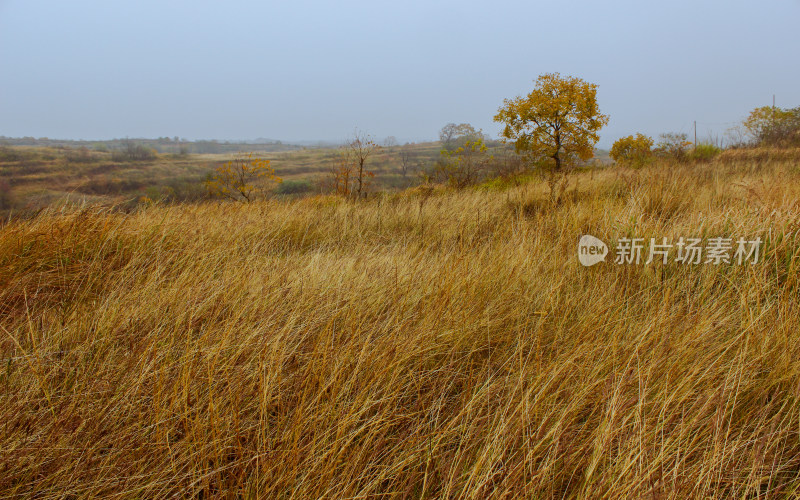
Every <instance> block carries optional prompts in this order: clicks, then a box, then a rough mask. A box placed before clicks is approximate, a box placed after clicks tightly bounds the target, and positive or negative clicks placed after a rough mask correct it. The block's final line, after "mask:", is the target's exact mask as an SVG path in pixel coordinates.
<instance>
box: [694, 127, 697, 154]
mask: <svg viewBox="0 0 800 500" xmlns="http://www.w3.org/2000/svg"><path fill="white" fill-rule="evenodd" d="M694 150H695V151H697V120H695V121H694Z"/></svg>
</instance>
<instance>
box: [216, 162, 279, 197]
mask: <svg viewBox="0 0 800 500" xmlns="http://www.w3.org/2000/svg"><path fill="white" fill-rule="evenodd" d="M269 163H270V162H269V160H264V159H261V158H257V157H256V158H254V157H253V153H249V154H247V155H237V156H236V157H235V158H233V159H232V160H230V161H228V162H227V163H225V165H223V166H221V167H219V168H217V169H216V171H215V172H214V174H213V175H212V176H211V177H210V178H209V179H208V180H207V181H206V189H208V193H209V194H210V195H211V196H216V197H219V198H228V199H230V200H234V201H244V202H248V203H249V202H251V201H253V200H254V199H256V198H257V197H258V196H259V195H264V194H265V193H266V188H267V186H268V185H270V184H272V183H273V182H276V183H280V182H282V180H281V178H280V177H277V176H276V175H275V170H273V168H272V167H271V166H270V164H269Z"/></svg>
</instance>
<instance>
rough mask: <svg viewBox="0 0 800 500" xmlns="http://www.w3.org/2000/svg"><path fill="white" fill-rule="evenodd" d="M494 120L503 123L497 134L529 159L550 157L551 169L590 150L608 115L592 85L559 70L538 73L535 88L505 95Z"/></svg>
mask: <svg viewBox="0 0 800 500" xmlns="http://www.w3.org/2000/svg"><path fill="white" fill-rule="evenodd" d="M494 120H495V121H496V122H502V123H505V127H504V129H503V131H502V134H501V135H502V136H503V137H504V138H505V139H507V140H511V141H513V142H514V147H515V148H516V150H517V152H518V153H521V154H526V155H528V156H529V157H531V159H533V160H539V159H541V158H551V159H552V160H553V162H554V167H555V169H556V170H561V169H562V166H563V165H564V164H565V163H567V162H572V161H574V160H575V159H581V160H588V159H589V158H591V157H592V156H593V155H594V145H595V144H596V143H597V141H598V140H599V136H598V131H599V130H600V129H601V128H602V127H603V126H604V125H606V124H607V123H608V116H606V115H603V114H601V113H600V109H599V108H598V105H597V85H595V84H593V83H588V82H585V81H584V80H581V79H580V78H575V77H570V76H564V77H562V76H561V75H560V74H558V73H548V74H544V75H541V76H540V77H539V78H538V79H537V80H536V87H535V88H534V90H533V91H532V92H531V93H530V94H528V95H526V96H520V97H516V98H514V99H506V100H504V101H503V106H502V107H501V108H500V109H499V110H498V112H497V115H495V117H494Z"/></svg>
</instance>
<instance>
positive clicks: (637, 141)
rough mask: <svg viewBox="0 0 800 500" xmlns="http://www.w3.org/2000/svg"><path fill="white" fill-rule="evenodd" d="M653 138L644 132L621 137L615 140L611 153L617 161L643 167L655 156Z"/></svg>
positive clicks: (612, 157)
mask: <svg viewBox="0 0 800 500" xmlns="http://www.w3.org/2000/svg"><path fill="white" fill-rule="evenodd" d="M652 147H653V139H652V138H651V137H648V136H646V135H643V134H636V136H632V135H629V136H628V137H621V138H619V139H617V141H616V142H614V145H613V146H612V147H611V152H610V153H609V155H610V156H611V159H612V160H614V161H616V162H617V163H620V164H624V165H627V166H631V167H642V166H644V165H646V164H647V163H648V162H649V161H650V160H651V159H652V157H653V151H652Z"/></svg>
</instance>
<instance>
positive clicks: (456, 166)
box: [437, 138, 492, 189]
mask: <svg viewBox="0 0 800 500" xmlns="http://www.w3.org/2000/svg"><path fill="white" fill-rule="evenodd" d="M487 151H488V148H487V147H486V144H485V143H484V142H483V139H482V138H480V139H475V140H474V141H469V140H468V141H466V142H465V143H464V145H463V146H461V147H459V148H456V150H455V151H448V150H447V149H442V151H441V154H442V161H441V162H439V164H438V167H437V171H438V173H439V174H440V175H441V176H442V177H443V178H444V179H445V180H447V182H448V183H450V185H451V186H453V187H456V188H459V189H460V188H465V187H467V186H469V185H471V184H475V183H476V182H478V180H480V178H481V177H482V176H483V175H484V174H485V172H486V169H487V168H488V166H489V162H491V161H492V155H490V154H488V153H487Z"/></svg>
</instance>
